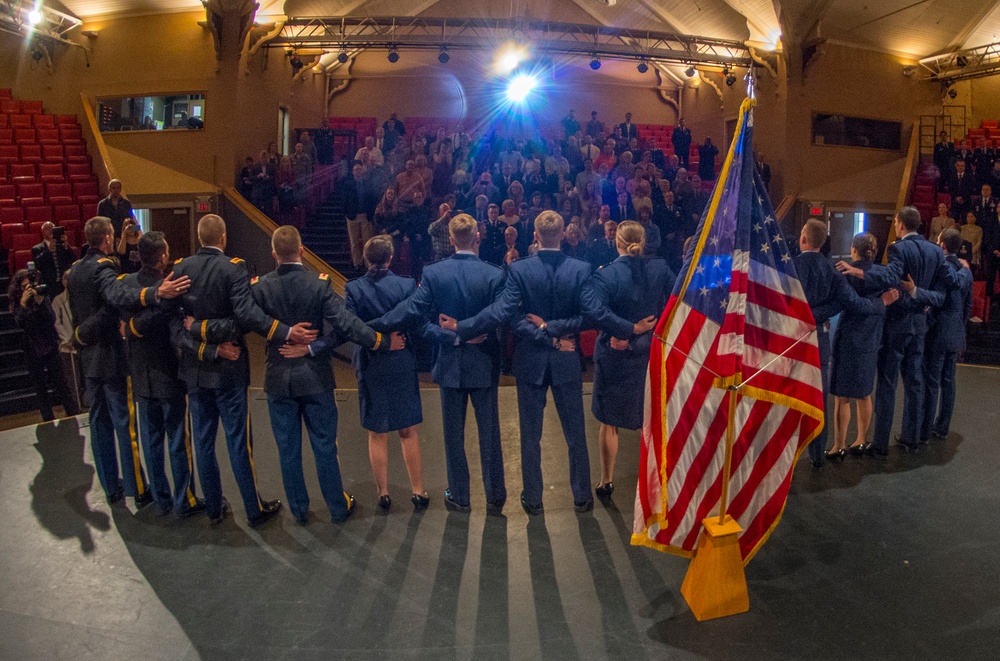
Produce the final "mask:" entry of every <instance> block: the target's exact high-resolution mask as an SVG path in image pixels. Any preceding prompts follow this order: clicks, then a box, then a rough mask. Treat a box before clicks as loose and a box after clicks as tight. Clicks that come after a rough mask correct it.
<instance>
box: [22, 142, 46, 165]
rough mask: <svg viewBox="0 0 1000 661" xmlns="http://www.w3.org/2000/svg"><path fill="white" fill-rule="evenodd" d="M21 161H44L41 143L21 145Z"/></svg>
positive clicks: (36, 162)
mask: <svg viewBox="0 0 1000 661" xmlns="http://www.w3.org/2000/svg"><path fill="white" fill-rule="evenodd" d="M21 162H22V163H35V164H38V163H41V162H42V147H41V145H21Z"/></svg>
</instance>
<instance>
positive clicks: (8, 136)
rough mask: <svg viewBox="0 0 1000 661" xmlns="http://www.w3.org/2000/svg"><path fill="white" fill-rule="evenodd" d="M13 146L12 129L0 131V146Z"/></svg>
mask: <svg viewBox="0 0 1000 661" xmlns="http://www.w3.org/2000/svg"><path fill="white" fill-rule="evenodd" d="M12 144H14V129H0V145H12Z"/></svg>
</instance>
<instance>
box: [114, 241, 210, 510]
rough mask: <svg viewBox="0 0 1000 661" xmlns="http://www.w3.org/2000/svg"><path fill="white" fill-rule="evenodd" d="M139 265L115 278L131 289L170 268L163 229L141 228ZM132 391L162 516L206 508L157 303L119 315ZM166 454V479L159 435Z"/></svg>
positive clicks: (155, 280) (166, 319)
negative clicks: (197, 486) (170, 477)
mask: <svg viewBox="0 0 1000 661" xmlns="http://www.w3.org/2000/svg"><path fill="white" fill-rule="evenodd" d="M138 252H139V260H140V262H141V263H142V268H140V269H139V271H138V272H136V273H132V274H130V275H123V276H120V279H121V281H122V284H124V285H125V286H127V287H130V288H133V289H142V288H143V287H154V286H157V285H158V284H159V283H160V281H162V280H163V277H164V275H165V274H166V273H167V271H168V270H169V268H170V246H168V245H167V241H166V238H165V237H164V235H163V232H146V233H145V234H143V235H142V237H141V238H140V239H139V243H138ZM123 319H124V321H125V340H126V344H127V345H128V365H129V374H130V376H131V384H132V395H133V397H134V398H135V402H136V406H137V408H138V414H139V415H138V422H139V430H138V431H139V440H140V442H141V443H142V450H143V453H144V454H145V455H146V467H147V469H148V470H149V482H150V491H151V493H152V496H153V502H154V503H155V504H156V507H157V509H159V511H160V513H161V514H168V513H169V512H171V511H173V513H174V515H175V516H176V517H177V518H183V517H187V516H191V515H193V514H197V513H199V512H203V511H205V501H203V500H201V499H200V498H198V497H197V496H196V495H195V488H194V451H193V450H192V449H191V439H190V438H189V437H188V435H187V425H186V422H187V402H186V401H185V399H184V394H185V392H184V382H183V381H181V380H180V379H179V378H177V353H176V352H175V351H174V346H173V343H172V341H171V337H170V314H169V313H168V312H167V311H166V310H165V309H164V308H163V307H162V306H157V307H155V308H148V309H146V310H143V311H142V312H141V313H140V314H137V315H134V316H130V315H128V314H125V315H123ZM164 436H165V437H166V439H167V454H168V456H169V457H170V472H171V474H172V475H173V479H174V486H173V493H172V494H171V490H170V482H168V481H167V474H166V470H165V466H164V461H163V439H164Z"/></svg>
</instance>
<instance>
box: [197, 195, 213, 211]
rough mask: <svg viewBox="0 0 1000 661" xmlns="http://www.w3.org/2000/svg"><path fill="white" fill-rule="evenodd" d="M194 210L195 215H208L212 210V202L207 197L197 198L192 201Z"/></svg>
mask: <svg viewBox="0 0 1000 661" xmlns="http://www.w3.org/2000/svg"><path fill="white" fill-rule="evenodd" d="M194 210H195V212H197V213H208V212H209V211H211V210H212V200H211V199H209V198H207V197H199V198H197V199H196V200H195V201H194Z"/></svg>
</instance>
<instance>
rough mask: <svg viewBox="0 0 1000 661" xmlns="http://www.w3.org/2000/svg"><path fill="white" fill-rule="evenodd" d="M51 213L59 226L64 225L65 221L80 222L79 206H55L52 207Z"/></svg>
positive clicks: (71, 204) (70, 204)
mask: <svg viewBox="0 0 1000 661" xmlns="http://www.w3.org/2000/svg"><path fill="white" fill-rule="evenodd" d="M52 213H53V215H54V217H55V219H56V221H58V223H59V224H60V225H65V224H66V222H67V221H71V220H80V205H79V204H73V203H69V204H56V205H54V206H53V207H52Z"/></svg>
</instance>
